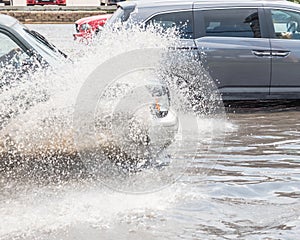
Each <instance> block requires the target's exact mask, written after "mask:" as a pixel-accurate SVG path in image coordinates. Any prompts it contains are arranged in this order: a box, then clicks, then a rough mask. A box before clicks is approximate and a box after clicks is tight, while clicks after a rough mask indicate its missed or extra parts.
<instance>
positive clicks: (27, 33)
mask: <svg viewBox="0 0 300 240" xmlns="http://www.w3.org/2000/svg"><path fill="white" fill-rule="evenodd" d="M13 28H14V29H15V31H17V32H18V33H19V34H20V35H21V36H22V37H23V38H24V39H25V40H26V41H27V42H28V43H29V44H30V45H31V46H32V47H33V48H34V49H35V50H36V51H37V52H38V53H39V54H40V55H41V56H42V57H43V58H44V59H45V60H46V61H47V62H49V63H50V64H51V63H52V62H56V61H57V59H58V58H61V57H62V56H63V57H67V56H66V54H64V53H63V52H62V51H60V50H59V49H58V48H56V47H55V46H54V45H53V44H51V43H50V42H49V41H48V40H47V39H46V38H45V37H44V36H43V35H41V34H40V33H38V32H36V31H33V30H29V29H28V28H27V27H26V26H25V25H23V24H21V23H16V24H15V25H14V26H13Z"/></svg>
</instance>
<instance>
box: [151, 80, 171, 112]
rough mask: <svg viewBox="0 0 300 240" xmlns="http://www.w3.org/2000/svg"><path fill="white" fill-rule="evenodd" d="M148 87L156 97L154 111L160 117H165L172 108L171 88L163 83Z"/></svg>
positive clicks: (154, 97)
mask: <svg viewBox="0 0 300 240" xmlns="http://www.w3.org/2000/svg"><path fill="white" fill-rule="evenodd" d="M147 88H148V90H149V91H150V93H151V95H152V97H153V99H154V103H153V106H152V112H153V113H154V114H155V115H156V116H157V117H159V118H162V117H165V116H166V115H167V114H168V111H169V108H170V94H169V89H168V88H167V87H166V86H163V85H151V86H148V87H147Z"/></svg>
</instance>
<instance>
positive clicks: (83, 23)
mask: <svg viewBox="0 0 300 240" xmlns="http://www.w3.org/2000/svg"><path fill="white" fill-rule="evenodd" d="M111 16H112V14H102V15H97V16H91V17H85V18H81V19H79V20H77V21H76V22H75V29H76V33H74V34H73V37H74V40H76V39H78V38H79V39H82V38H83V39H90V38H92V37H93V35H94V34H97V32H98V31H99V29H100V28H101V27H103V26H104V24H105V23H106V21H107V20H108V19H109V18H110V17H111Z"/></svg>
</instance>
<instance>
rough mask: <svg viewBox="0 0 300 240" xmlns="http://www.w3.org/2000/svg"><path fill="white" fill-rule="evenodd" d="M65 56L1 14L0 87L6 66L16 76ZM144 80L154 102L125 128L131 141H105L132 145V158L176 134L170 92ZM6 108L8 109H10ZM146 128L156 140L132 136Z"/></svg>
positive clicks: (164, 143)
mask: <svg viewBox="0 0 300 240" xmlns="http://www.w3.org/2000/svg"><path fill="white" fill-rule="evenodd" d="M65 58H66V55H65V54H64V53H63V52H62V51H60V50H59V49H58V48H56V47H55V46H54V45H53V44H51V43H50V42H49V41H48V40H47V39H46V38H45V37H43V36H42V35H41V34H39V33H38V32H36V31H33V30H30V29H28V28H27V27H26V26H24V25H23V24H21V23H19V22H18V21H17V20H16V19H15V18H13V17H10V16H7V15H3V14H0V87H1V85H3V84H9V82H7V80H10V79H7V74H6V72H5V70H6V69H7V70H8V71H11V70H12V71H13V73H14V75H13V76H14V77H16V76H15V75H16V74H17V73H18V72H19V71H17V70H18V69H22V66H24V65H25V66H29V68H30V67H31V63H33V62H34V63H36V62H38V63H39V65H40V66H41V67H43V68H44V67H51V66H57V65H59V64H58V63H59V61H60V59H65ZM8 66H9V67H8ZM11 66H13V69H11ZM2 70H4V71H2ZM2 73H4V74H5V75H1V74H2ZM17 77H18V76H17ZM20 77H21V76H20ZM83 77H84V76H83ZM146 83H147V84H146V86H145V87H146V89H147V91H148V92H149V93H150V94H149V95H150V96H152V98H151V99H152V100H153V104H152V105H151V103H150V105H149V106H146V105H144V106H143V107H144V108H145V109H146V110H145V111H146V112H144V114H142V116H140V115H138V116H135V115H134V116H133V117H134V119H135V123H136V124H133V125H132V126H133V127H132V128H131V127H130V128H128V129H127V131H128V134H130V136H129V137H128V139H131V140H132V142H130V141H124V139H122V138H117V137H115V138H113V139H110V138H112V137H110V136H109V134H108V135H107V138H108V139H107V142H113V143H115V144H116V145H118V147H119V148H121V149H128V147H129V146H131V148H133V151H131V152H130V153H129V152H128V151H127V156H130V157H132V158H139V157H141V156H142V155H143V154H142V153H143V151H142V150H146V148H147V147H151V148H155V149H158V150H157V151H159V150H163V149H164V148H165V147H166V146H168V145H169V144H170V143H171V142H172V140H173V138H174V135H175V134H176V132H177V129H178V120H177V115H176V114H175V113H173V111H171V106H170V97H169V91H168V90H167V88H166V86H164V85H163V84H161V83H160V82H159V81H158V80H157V79H155V78H151V79H149V80H146ZM148 85H149V86H148ZM0 90H1V88H0ZM0 93H1V92H0ZM112 96H113V94H108V97H107V98H106V100H109V101H110V100H111V97H112ZM117 97H118V95H117ZM151 99H150V101H151ZM106 102H107V101H106ZM105 105H107V104H103V106H105ZM8 110H9V111H11V109H8ZM147 111H148V112H147ZM146 115H147V116H148V119H147V120H148V121H147V122H144V121H143V120H142V119H141V120H140V118H141V117H142V118H144V117H145V116H146ZM1 117H2V113H1V115H0V124H1ZM132 119H133V118H132ZM132 119H128V121H131V120H132ZM99 121H100V123H101V121H103V119H102V118H100V120H99ZM123 123H124V122H123ZM139 123H141V124H139ZM147 123H148V125H147ZM152 123H155V124H156V125H155V126H156V127H155V128H154V130H153V126H152V125H151V124H152ZM103 124H104V125H105V126H107V125H109V123H107V122H104V123H103ZM100 125H101V124H100ZM142 125H143V131H140V130H139V129H138V126H142ZM0 126H1V125H0ZM147 128H149V129H150V128H151V129H152V130H153V131H156V132H155V134H154V135H155V136H156V139H158V141H156V142H155V141H154V140H153V141H152V139H151V138H150V136H148V135H147V134H146V135H145V136H144V138H143V139H139V138H137V136H136V137H135V136H133V135H132V133H133V132H135V131H137V132H146V133H147ZM131 130H132V131H131ZM153 131H152V133H153ZM120 134H121V133H120ZM122 134H123V133H122ZM161 134H164V136H161V137H160V138H159V137H157V136H160V135H161ZM112 136H113V135H112ZM140 141H145V142H147V144H146V145H145V144H143V142H140ZM134 144H135V145H134ZM137 145H139V146H140V147H142V148H143V149H142V150H140V151H139V150H135V149H134V147H133V146H137ZM130 154H131V155H130Z"/></svg>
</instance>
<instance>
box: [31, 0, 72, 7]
mask: <svg viewBox="0 0 300 240" xmlns="http://www.w3.org/2000/svg"><path fill="white" fill-rule="evenodd" d="M66 1H67V0H26V4H27V6H33V5H62V6H66Z"/></svg>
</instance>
